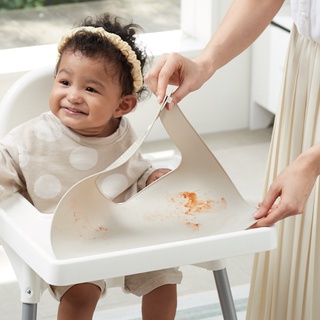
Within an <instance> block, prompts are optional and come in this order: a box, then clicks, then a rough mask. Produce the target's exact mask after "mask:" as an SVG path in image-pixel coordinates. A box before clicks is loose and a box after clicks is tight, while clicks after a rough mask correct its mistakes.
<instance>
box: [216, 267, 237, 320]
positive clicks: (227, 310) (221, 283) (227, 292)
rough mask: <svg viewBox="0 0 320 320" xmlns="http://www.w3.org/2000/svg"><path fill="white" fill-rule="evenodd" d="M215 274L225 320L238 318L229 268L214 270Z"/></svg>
mask: <svg viewBox="0 0 320 320" xmlns="http://www.w3.org/2000/svg"><path fill="white" fill-rule="evenodd" d="M213 275H214V279H215V281H216V287H217V291H218V295H219V300H220V305H221V310H222V315H223V318H224V319H225V320H237V319H238V318H237V313H236V308H235V306H234V301H233V297H232V292H231V288H230V283H229V279H228V275H227V269H226V268H223V269H220V270H214V271H213Z"/></svg>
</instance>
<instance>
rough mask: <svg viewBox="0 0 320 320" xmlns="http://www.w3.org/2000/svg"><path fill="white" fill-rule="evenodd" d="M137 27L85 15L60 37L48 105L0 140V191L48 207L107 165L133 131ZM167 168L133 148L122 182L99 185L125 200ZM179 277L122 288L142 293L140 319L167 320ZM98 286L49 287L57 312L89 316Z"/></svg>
mask: <svg viewBox="0 0 320 320" xmlns="http://www.w3.org/2000/svg"><path fill="white" fill-rule="evenodd" d="M139 29H140V27H139V26H138V25H136V24H132V23H130V24H123V23H122V21H121V20H120V19H119V18H114V17H112V16H111V15H108V14H104V15H102V16H101V17H97V18H96V19H95V20H93V19H91V18H87V19H85V20H84V22H83V23H82V24H81V25H80V26H78V27H75V28H74V29H72V30H70V31H69V32H68V33H66V34H65V36H63V37H62V39H61V41H60V43H59V45H58V52H59V56H58V62H57V65H56V69H55V74H54V84H53V88H52V91H51V94H50V99H49V106H50V111H48V112H46V113H44V114H42V115H40V116H39V117H37V118H34V119H32V120H30V121H28V122H26V123H24V124H22V125H20V126H18V127H17V128H15V129H14V130H12V131H11V132H10V133H9V134H8V135H7V136H6V137H5V138H4V139H3V140H2V141H1V142H0V166H1V176H0V196H1V197H5V196H10V195H11V194H13V193H15V192H20V193H21V194H23V195H24V196H25V197H26V198H27V199H28V200H29V201H30V202H31V203H32V204H33V205H34V206H35V207H36V208H37V209H38V210H39V211H41V212H43V213H53V212H54V210H55V208H56V206H57V204H58V202H59V200H60V199H61V198H62V197H63V195H64V194H65V193H66V192H67V191H68V189H69V188H70V187H72V186H73V185H74V184H75V183H77V182H78V181H80V180H82V179H83V178H85V177H87V176H90V175H92V174H95V173H97V172H100V171H102V170H103V169H105V168H106V167H108V166H109V165H110V164H111V163H113V162H114V161H115V160H116V159H117V158H118V157H119V156H120V155H121V154H122V153H123V152H125V150H126V149H128V148H129V147H130V146H131V144H132V143H133V142H134V141H135V139H136V137H135V134H134V132H133V130H132V128H131V126H130V123H129V122H128V120H127V119H126V118H125V117H124V116H125V115H126V114H128V113H129V112H131V111H132V110H133V109H134V108H135V107H136V105H137V101H138V100H139V99H140V100H141V99H142V98H143V96H144V93H146V90H147V89H146V87H145V86H144V83H143V75H144V69H145V67H146V62H147V55H146V53H145V51H144V49H142V48H140V47H139V45H138V43H137V39H136V33H137V31H138V30H139ZM26 107H27V106H26ZM168 171H169V170H168V169H158V170H153V169H152V168H151V167H150V164H149V163H148V162H147V161H146V160H144V159H143V158H142V156H141V154H140V152H137V153H136V154H135V155H134V156H133V157H132V158H131V159H130V160H129V161H128V163H127V164H126V166H123V176H125V177H126V179H125V180H126V181H125V183H124V182H123V181H121V183H120V186H119V185H116V184H115V185H110V186H109V187H108V188H106V190H107V191H106V190H105V189H104V192H107V196H108V197H110V198H111V199H113V200H114V201H117V202H120V201H125V200H127V199H128V198H130V197H131V196H132V195H133V194H135V193H136V192H138V191H139V190H141V189H142V188H144V187H145V186H146V185H147V184H150V183H152V182H153V181H155V180H156V179H157V178H159V177H160V176H162V175H164V174H166V173H167V172H168ZM108 190H109V191H108ZM133 210H134V208H133ZM75 272H76V270H75ZM181 277H182V276H181V272H180V271H178V270H177V269H176V268H172V269H166V270H160V271H154V272H148V273H144V274H138V275H131V276H127V277H125V289H126V290H127V291H130V292H132V293H134V294H136V295H138V296H143V298H142V316H143V319H152V320H157V319H165V320H169V319H174V317H175V313H176V305H177V294H176V285H177V284H178V283H180V282H181ZM106 285H107V284H106V282H105V281H104V280H100V281H95V282H91V283H81V284H76V285H72V286H65V287H59V286H50V291H51V292H52V293H53V295H54V296H55V297H56V299H57V300H59V301H60V303H59V309H58V317H57V318H58V319H59V320H65V319H70V320H74V319H77V320H79V319H92V316H93V313H94V310H95V307H96V304H97V302H98V300H99V298H100V297H101V296H102V295H103V294H104V293H105V291H106Z"/></svg>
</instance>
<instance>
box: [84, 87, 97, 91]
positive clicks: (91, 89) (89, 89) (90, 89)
mask: <svg viewBox="0 0 320 320" xmlns="http://www.w3.org/2000/svg"><path fill="white" fill-rule="evenodd" d="M86 90H87V91H89V92H97V90H95V89H93V88H91V87H88V88H87V89H86Z"/></svg>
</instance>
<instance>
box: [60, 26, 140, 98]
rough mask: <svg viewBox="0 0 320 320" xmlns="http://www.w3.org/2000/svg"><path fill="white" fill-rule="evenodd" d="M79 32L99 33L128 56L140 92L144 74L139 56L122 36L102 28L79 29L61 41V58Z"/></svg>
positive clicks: (134, 82) (134, 86)
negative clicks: (68, 44) (67, 45)
mask: <svg viewBox="0 0 320 320" xmlns="http://www.w3.org/2000/svg"><path fill="white" fill-rule="evenodd" d="M78 31H89V32H91V33H99V34H100V35H101V36H103V37H104V38H106V39H107V40H109V41H110V42H111V43H112V44H113V45H114V46H115V47H117V48H118V49H119V50H120V51H121V52H122V54H123V55H124V56H126V58H127V60H128V61H129V62H130V63H131V64H132V66H133V68H132V70H131V76H132V78H133V90H134V92H138V91H139V90H140V89H141V87H142V83H143V81H142V74H141V64H140V61H139V60H138V59H137V55H136V54H135V52H134V51H133V50H132V48H131V47H130V46H129V44H128V43H127V42H125V41H123V40H122V39H121V38H120V36H118V35H117V34H114V33H109V32H107V31H106V30H104V29H103V28H102V27H99V28H95V27H78V28H74V29H72V30H70V31H69V32H67V33H66V34H65V35H64V36H63V37H62V38H61V40H60V42H59V44H58V52H59V56H60V55H61V53H62V51H63V49H64V47H65V46H66V44H67V42H68V41H69V40H70V39H71V38H73V37H74V35H75V34H76V33H77V32H78Z"/></svg>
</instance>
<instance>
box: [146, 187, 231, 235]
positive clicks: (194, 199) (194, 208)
mask: <svg viewBox="0 0 320 320" xmlns="http://www.w3.org/2000/svg"><path fill="white" fill-rule="evenodd" d="M201 198H202V199H201ZM168 204H169V206H168V209H162V210H161V212H159V211H158V212H156V213H154V214H151V215H148V216H146V217H145V218H147V219H148V220H149V221H177V219H179V220H180V221H183V223H185V224H186V225H187V226H188V227H192V228H193V229H195V230H198V229H199V228H200V226H201V224H200V223H199V221H198V220H199V219H198V217H199V214H205V213H206V212H209V211H210V213H212V211H215V213H218V212H219V211H224V210H226V209H227V200H226V199H225V198H224V197H221V198H219V199H217V200H214V199H212V198H209V197H208V198H207V197H204V196H203V195H202V196H199V195H198V194H197V193H196V192H190V191H183V192H180V193H178V194H176V195H174V196H171V197H170V198H169V203H168ZM172 205H173V207H172ZM164 210H166V211H164Z"/></svg>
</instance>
